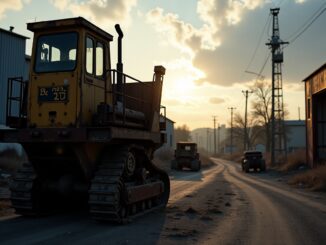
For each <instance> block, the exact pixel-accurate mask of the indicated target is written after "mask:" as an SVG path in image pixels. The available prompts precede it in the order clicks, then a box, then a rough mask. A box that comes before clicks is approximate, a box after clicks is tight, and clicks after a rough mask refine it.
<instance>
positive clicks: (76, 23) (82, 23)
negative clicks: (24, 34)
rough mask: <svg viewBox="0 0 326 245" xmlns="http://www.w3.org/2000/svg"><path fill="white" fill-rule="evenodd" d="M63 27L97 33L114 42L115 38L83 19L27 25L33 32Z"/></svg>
mask: <svg viewBox="0 0 326 245" xmlns="http://www.w3.org/2000/svg"><path fill="white" fill-rule="evenodd" d="M62 27H83V28H85V29H88V30H90V31H93V32H95V33H97V34H98V35H100V36H102V37H104V38H105V39H107V40H109V41H112V40H113V36H112V35H111V34H109V33H107V32H106V31H104V30H102V29H101V28H99V27H97V26H96V25H94V24H92V23H91V22H89V21H88V20H86V19H84V18H83V17H77V18H68V19H59V20H49V21H41V22H33V23H27V29H28V30H30V31H32V32H38V31H44V30H51V29H53V30H56V29H60V28H62Z"/></svg>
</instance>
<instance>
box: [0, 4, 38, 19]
mask: <svg viewBox="0 0 326 245" xmlns="http://www.w3.org/2000/svg"><path fill="white" fill-rule="evenodd" d="M30 1H31V0H1V1H0V19H2V18H4V17H5V12H6V11H7V10H14V11H19V10H21V9H22V8H23V5H24V3H26V4H27V3H30Z"/></svg>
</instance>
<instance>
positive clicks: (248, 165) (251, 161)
mask: <svg viewBox="0 0 326 245" xmlns="http://www.w3.org/2000/svg"><path fill="white" fill-rule="evenodd" d="M250 169H254V170H255V171H257V169H259V170H260V171H261V172H263V171H265V170H266V163H265V160H264V158H263V154H262V153H261V152H260V151H245V152H244V153H243V158H242V171H243V172H246V173H248V172H249V171H250Z"/></svg>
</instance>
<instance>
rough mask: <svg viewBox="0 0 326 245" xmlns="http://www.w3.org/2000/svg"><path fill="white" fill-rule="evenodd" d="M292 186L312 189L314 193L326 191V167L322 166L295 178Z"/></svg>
mask: <svg viewBox="0 0 326 245" xmlns="http://www.w3.org/2000/svg"><path fill="white" fill-rule="evenodd" d="M289 184H290V185H296V186H302V187H305V188H310V189H311V190H314V191H326V166H325V165H323V166H320V167H317V168H314V169H311V170H308V171H306V172H304V173H301V174H298V175H295V176H293V177H292V178H291V179H290V180H289Z"/></svg>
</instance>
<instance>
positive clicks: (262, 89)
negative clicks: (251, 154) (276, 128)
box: [251, 81, 272, 151]
mask: <svg viewBox="0 0 326 245" xmlns="http://www.w3.org/2000/svg"><path fill="white" fill-rule="evenodd" d="M251 90H252V91H253V92H254V96H255V100H254V101H253V102H252V105H251V106H252V109H253V112H252V116H253V117H254V118H255V120H256V123H257V124H258V125H261V126H263V127H264V132H265V134H264V135H265V137H264V138H265V145H266V150H267V151H269V150H270V139H271V134H270V132H271V131H270V130H271V110H272V109H271V107H272V88H271V84H269V83H267V82H264V81H257V82H256V83H255V84H254V86H253V87H252V88H251Z"/></svg>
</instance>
